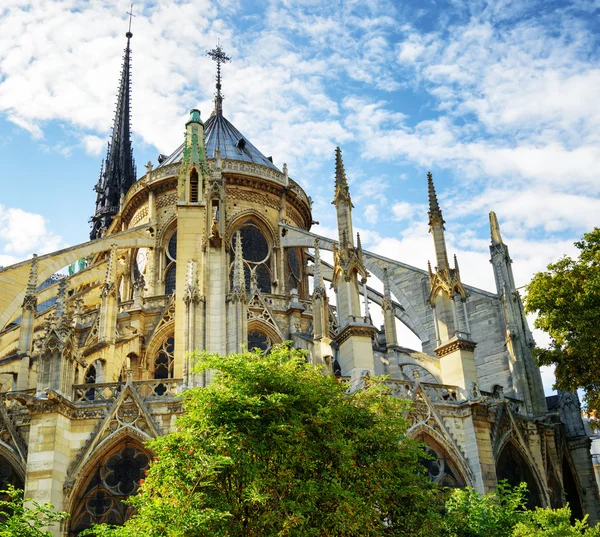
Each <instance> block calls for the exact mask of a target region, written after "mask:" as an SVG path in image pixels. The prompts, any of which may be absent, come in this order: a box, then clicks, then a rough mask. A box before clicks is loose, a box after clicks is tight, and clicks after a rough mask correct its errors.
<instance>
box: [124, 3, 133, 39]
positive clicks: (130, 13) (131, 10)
mask: <svg viewBox="0 0 600 537" xmlns="http://www.w3.org/2000/svg"><path fill="white" fill-rule="evenodd" d="M127 15H129V28H128V30H127V33H126V34H125V37H127V40H129V39H131V38H132V37H133V34H132V33H131V19H132V17H135V15H134V14H133V4H131V7H130V8H129V11H128V12H127Z"/></svg>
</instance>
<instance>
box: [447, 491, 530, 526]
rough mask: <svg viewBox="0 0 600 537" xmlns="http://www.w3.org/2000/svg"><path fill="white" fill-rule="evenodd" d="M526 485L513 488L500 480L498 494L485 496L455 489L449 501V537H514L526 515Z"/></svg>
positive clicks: (475, 492) (496, 492)
mask: <svg viewBox="0 0 600 537" xmlns="http://www.w3.org/2000/svg"><path fill="white" fill-rule="evenodd" d="M526 492H527V485H526V484H525V483H521V485H520V486H518V487H515V488H514V489H513V488H511V487H510V485H509V484H508V483H507V482H506V481H501V482H500V483H498V486H497V488H496V490H495V492H492V493H490V494H486V495H482V494H479V492H477V491H476V490H475V489H472V488H470V487H467V488H464V489H455V490H453V491H452V492H451V494H450V496H449V498H448V499H447V500H446V516H445V517H444V524H445V526H446V528H445V529H446V532H445V533H446V535H448V537H489V536H490V535H493V536H494V537H511V535H512V534H513V533H512V531H513V527H514V526H515V524H517V523H518V522H519V521H521V520H522V519H523V517H524V515H525V503H526V500H525V496H526Z"/></svg>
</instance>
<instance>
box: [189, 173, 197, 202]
mask: <svg viewBox="0 0 600 537" xmlns="http://www.w3.org/2000/svg"><path fill="white" fill-rule="evenodd" d="M190 203H198V172H197V171H196V169H195V168H194V169H193V170H192V172H191V173H190Z"/></svg>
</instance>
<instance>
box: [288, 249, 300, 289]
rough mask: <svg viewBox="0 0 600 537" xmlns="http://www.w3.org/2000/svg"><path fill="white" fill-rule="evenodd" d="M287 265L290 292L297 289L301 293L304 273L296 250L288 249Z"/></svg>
mask: <svg viewBox="0 0 600 537" xmlns="http://www.w3.org/2000/svg"><path fill="white" fill-rule="evenodd" d="M287 263H288V271H289V272H288V291H291V290H292V289H297V290H298V291H300V282H301V276H302V273H301V271H300V257H299V256H298V252H297V251H296V249H295V248H288V250H287Z"/></svg>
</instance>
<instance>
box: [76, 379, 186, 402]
mask: <svg viewBox="0 0 600 537" xmlns="http://www.w3.org/2000/svg"><path fill="white" fill-rule="evenodd" d="M133 385H134V386H135V388H136V389H137V391H138V392H139V393H140V395H141V396H142V397H143V398H144V399H153V398H158V397H176V396H177V395H179V394H180V393H181V389H182V386H183V380H182V379H156V380H155V379H151V380H136V381H134V382H133ZM124 389H125V382H102V383H96V384H76V385H74V386H73V402H74V403H81V402H93V403H98V402H103V401H113V400H114V399H116V398H117V397H119V394H120V393H121V392H122V391H123V390H124Z"/></svg>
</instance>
